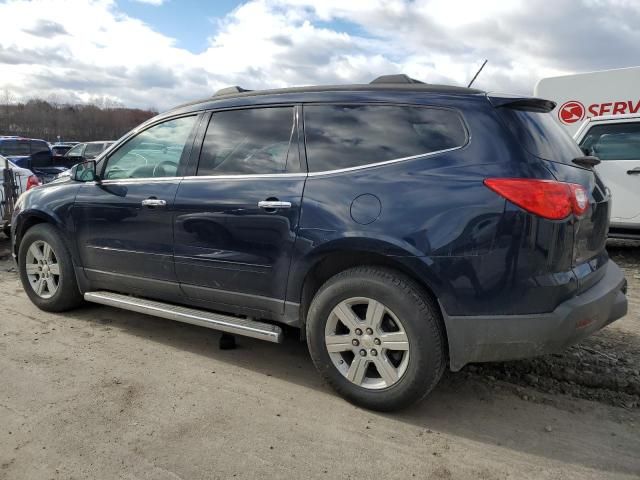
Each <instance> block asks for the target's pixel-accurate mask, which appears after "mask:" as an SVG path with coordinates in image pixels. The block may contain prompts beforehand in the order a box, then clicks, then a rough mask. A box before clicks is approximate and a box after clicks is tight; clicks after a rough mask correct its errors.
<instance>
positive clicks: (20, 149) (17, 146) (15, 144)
mask: <svg viewBox="0 0 640 480" xmlns="http://www.w3.org/2000/svg"><path fill="white" fill-rule="evenodd" d="M0 155H4V156H5V157H11V156H16V157H17V156H25V157H26V156H29V155H31V149H30V148H29V142H28V141H27V140H5V141H3V142H0Z"/></svg>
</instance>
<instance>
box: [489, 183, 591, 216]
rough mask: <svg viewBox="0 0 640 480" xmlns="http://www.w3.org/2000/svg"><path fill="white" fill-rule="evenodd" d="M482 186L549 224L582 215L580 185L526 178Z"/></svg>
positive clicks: (584, 207) (586, 200)
mask: <svg viewBox="0 0 640 480" xmlns="http://www.w3.org/2000/svg"><path fill="white" fill-rule="evenodd" d="M484 184H485V185H486V186H487V187H489V188H490V189H491V190H493V191H494V192H496V193H497V194H498V195H500V196H502V197H504V198H506V199H507V200H509V201H510V202H511V203H514V204H516V205H518V206H519V207H520V208H523V209H524V210H526V211H527V212H531V213H533V214H535V215H538V216H540V217H544V218H548V219H550V220H562V219H563V218H567V217H568V216H569V215H570V214H571V213H574V214H575V215H578V216H580V215H582V214H584V213H585V212H586V211H587V209H588V208H589V196H588V195H587V191H586V190H585V189H584V187H582V186H581V185H577V184H575V183H565V182H557V181H555V180H535V179H529V178H487V179H486V180H485V181H484Z"/></svg>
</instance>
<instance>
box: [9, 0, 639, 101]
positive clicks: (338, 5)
mask: <svg viewBox="0 0 640 480" xmlns="http://www.w3.org/2000/svg"><path fill="white" fill-rule="evenodd" d="M484 59H488V60H489V62H488V64H487V66H486V67H485V69H484V71H483V72H482V73H481V74H480V76H479V77H478V80H477V81H476V83H475V84H474V86H475V87H478V88H482V89H485V90H489V91H499V92H511V93H518V94H532V93H533V88H534V85H535V84H536V82H537V81H538V80H539V79H541V78H544V77H548V76H554V75H563V74H571V73H577V72H585V71H593V70H602V69H609V68H620V67H629V66H636V65H640V0H553V1H550V0H509V1H507V0H482V1H480V0H475V1H473V0H468V1H462V0H367V1H365V0H248V1H231V0H208V1H195V0H31V1H29V0H0V102H2V100H3V99H10V100H13V101H23V100H27V99H29V98H44V99H47V100H53V101H58V102H69V103H83V102H94V103H98V104H105V105H112V104H120V105H124V106H130V107H140V108H154V109H158V110H164V109H167V108H170V107H172V106H174V105H177V104H179V103H182V102H185V101H190V100H194V99H199V98H203V97H208V96H211V95H213V93H214V92H215V91H216V90H218V89H219V88H223V87H225V86H230V85H240V86H242V87H244V88H250V89H255V88H278V87H285V86H299V85H313V84H336V83H338V84H339V83H368V82H369V81H371V80H372V79H374V78H375V77H377V76H379V75H384V74H393V73H406V74H408V75H410V76H411V77H414V78H417V79H419V80H422V81H425V82H427V83H444V84H451V85H466V84H467V83H468V82H469V81H470V80H471V78H472V77H473V75H474V73H475V72H476V70H477V69H478V68H479V67H480V65H481V64H482V62H483V61H484Z"/></svg>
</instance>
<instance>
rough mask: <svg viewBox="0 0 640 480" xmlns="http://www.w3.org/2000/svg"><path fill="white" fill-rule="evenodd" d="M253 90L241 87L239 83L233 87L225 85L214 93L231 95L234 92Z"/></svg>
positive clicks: (215, 94)
mask: <svg viewBox="0 0 640 480" xmlns="http://www.w3.org/2000/svg"><path fill="white" fill-rule="evenodd" d="M250 91H251V90H247V89H246V88H242V87H239V86H238V85H234V86H233V87H225V88H221V89H220V90H218V91H217V92H216V93H214V94H213V96H214V97H219V96H221V95H229V94H232V93H242V92H250Z"/></svg>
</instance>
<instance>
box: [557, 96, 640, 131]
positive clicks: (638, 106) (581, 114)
mask: <svg viewBox="0 0 640 480" xmlns="http://www.w3.org/2000/svg"><path fill="white" fill-rule="evenodd" d="M638 112H640V100H626V101H622V102H620V101H618V102H604V103H592V104H591V105H589V107H588V108H587V109H586V110H585V108H584V105H582V103H580V102H578V101H577V100H569V101H568V102H565V103H563V104H562V105H561V106H560V108H559V109H558V118H559V119H560V121H561V122H562V123H564V124H565V125H571V124H572V123H576V122H579V121H580V120H582V119H584V118H585V116H586V117H589V118H591V117H597V116H600V115H618V114H623V113H638Z"/></svg>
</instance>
